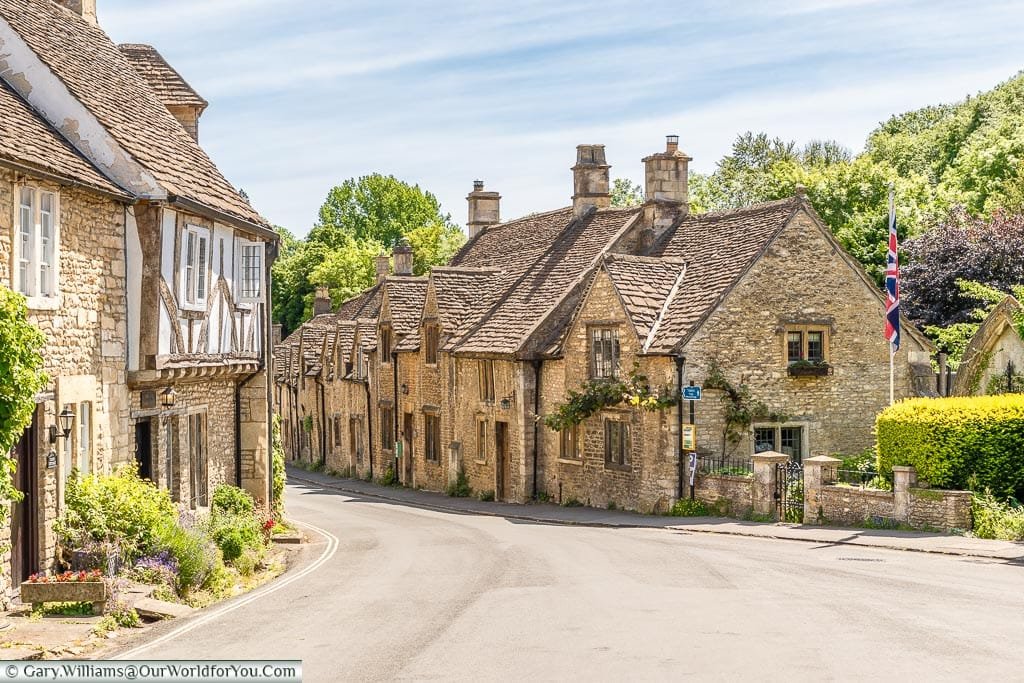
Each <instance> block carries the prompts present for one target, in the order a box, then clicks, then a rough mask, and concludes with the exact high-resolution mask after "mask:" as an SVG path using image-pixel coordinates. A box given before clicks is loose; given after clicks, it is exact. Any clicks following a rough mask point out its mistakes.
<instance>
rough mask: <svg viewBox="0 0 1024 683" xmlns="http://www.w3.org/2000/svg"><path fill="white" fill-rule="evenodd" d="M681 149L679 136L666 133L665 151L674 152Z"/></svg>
mask: <svg viewBox="0 0 1024 683" xmlns="http://www.w3.org/2000/svg"><path fill="white" fill-rule="evenodd" d="M677 149H679V136H678V135H666V136H665V151H666V152H669V153H672V152H675V151H676V150H677Z"/></svg>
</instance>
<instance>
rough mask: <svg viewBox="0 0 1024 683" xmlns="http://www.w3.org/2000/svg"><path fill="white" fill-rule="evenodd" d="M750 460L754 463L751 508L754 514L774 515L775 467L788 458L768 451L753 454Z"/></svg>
mask: <svg viewBox="0 0 1024 683" xmlns="http://www.w3.org/2000/svg"><path fill="white" fill-rule="evenodd" d="M752 460H753V461H754V485H753V486H752V487H751V501H750V503H751V506H752V507H753V510H754V513H756V514H759V515H774V514H775V480H776V477H777V476H778V475H777V473H776V472H777V468H776V465H778V464H779V463H780V462H786V461H787V460H789V456H788V455H785V454H783V453H776V452H774V451H768V452H766V453H755V454H754V457H753V458H752Z"/></svg>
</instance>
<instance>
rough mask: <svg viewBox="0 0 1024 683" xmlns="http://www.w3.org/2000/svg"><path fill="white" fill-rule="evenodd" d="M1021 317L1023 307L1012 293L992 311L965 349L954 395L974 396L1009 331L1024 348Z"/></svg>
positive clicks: (954, 382) (955, 382)
mask: <svg viewBox="0 0 1024 683" xmlns="http://www.w3.org/2000/svg"><path fill="white" fill-rule="evenodd" d="M1022 315H1024V305H1021V303H1020V302H1019V301H1018V300H1017V299H1016V298H1014V297H1013V296H1010V295H1009V294H1007V295H1006V297H1005V298H1004V299H1003V300H1002V301H1000V302H999V303H998V304H996V306H995V308H993V309H992V311H991V312H989V314H988V315H987V316H986V317H985V320H984V321H982V323H981V325H980V326H978V330H977V332H975V333H974V336H973V337H971V341H970V342H968V344H967V348H966V349H964V353H963V360H962V361H961V363H960V367H959V368H958V369H957V373H956V379H954V380H953V387H952V389H953V391H952V393H953V394H954V395H956V396H966V395H968V394H971V393H973V391H972V390H974V389H976V385H977V383H978V381H979V379H980V378H981V377H982V376H984V374H985V372H986V370H987V369H988V367H987V366H988V364H989V362H991V358H992V353H993V352H994V351H995V346H996V344H997V343H998V342H999V340H1000V339H1002V338H1003V336H1004V333H1005V332H1006V330H1007V329H1010V330H1013V333H1014V336H1016V338H1017V339H1018V340H1020V345H1021V347H1022V348H1024V338H1022V337H1021V335H1020V332H1019V330H1018V327H1017V320H1018V318H1019V317H1020V316H1022Z"/></svg>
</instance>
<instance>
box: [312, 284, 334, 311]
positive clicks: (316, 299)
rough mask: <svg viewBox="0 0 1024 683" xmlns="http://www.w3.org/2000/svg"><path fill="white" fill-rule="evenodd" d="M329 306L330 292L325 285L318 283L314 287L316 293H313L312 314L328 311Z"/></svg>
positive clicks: (329, 309)
mask: <svg viewBox="0 0 1024 683" xmlns="http://www.w3.org/2000/svg"><path fill="white" fill-rule="evenodd" d="M331 308H332V306H331V293H330V291H329V290H328V289H327V288H326V287H324V286H323V285H320V286H319V287H317V288H316V293H315V294H314V295H313V315H314V316H316V315H323V314H325V313H330V312H331Z"/></svg>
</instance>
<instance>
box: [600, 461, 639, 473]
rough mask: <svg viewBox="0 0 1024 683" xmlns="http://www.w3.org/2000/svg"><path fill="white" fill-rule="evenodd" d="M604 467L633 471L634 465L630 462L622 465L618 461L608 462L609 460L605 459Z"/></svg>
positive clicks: (618, 470)
mask: <svg viewBox="0 0 1024 683" xmlns="http://www.w3.org/2000/svg"><path fill="white" fill-rule="evenodd" d="M604 468H605V469H606V470H612V471H613V472H632V471H633V467H632V466H631V465H629V464H626V465H620V464H618V463H614V462H608V461H605V463H604Z"/></svg>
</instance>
